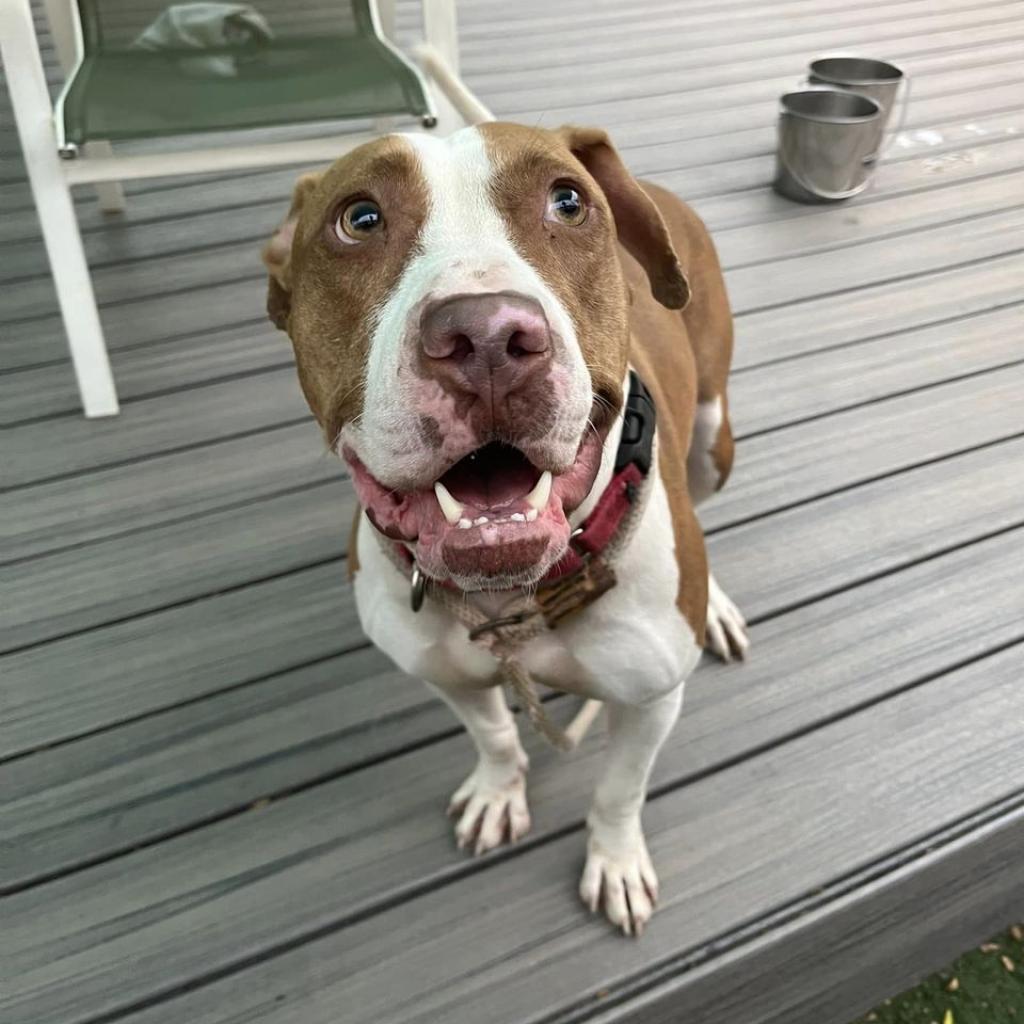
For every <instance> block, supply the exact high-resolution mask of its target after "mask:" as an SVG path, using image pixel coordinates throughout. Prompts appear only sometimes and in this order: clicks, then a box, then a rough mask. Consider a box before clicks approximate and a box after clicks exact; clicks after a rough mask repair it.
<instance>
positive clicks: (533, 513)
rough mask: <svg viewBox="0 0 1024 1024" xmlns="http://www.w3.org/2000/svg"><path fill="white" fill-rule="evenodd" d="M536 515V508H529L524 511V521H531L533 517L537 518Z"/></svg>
mask: <svg viewBox="0 0 1024 1024" xmlns="http://www.w3.org/2000/svg"><path fill="white" fill-rule="evenodd" d="M537 515H538V512H537V510H536V509H535V508H531V509H530V511H529V512H527V513H526V521H527V522H528V523H532V522H533V521H534V519H536V518H537Z"/></svg>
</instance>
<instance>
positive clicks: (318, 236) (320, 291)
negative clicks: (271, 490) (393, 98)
mask: <svg viewBox="0 0 1024 1024" xmlns="http://www.w3.org/2000/svg"><path fill="white" fill-rule="evenodd" d="M360 199H369V200H372V201H373V202H374V203H375V204H376V205H377V206H378V207H379V208H380V210H381V211H382V214H383V223H382V226H381V227H380V229H379V230H376V231H373V232H371V233H368V235H367V237H366V238H365V239H363V240H360V241H357V242H353V243H351V244H346V243H345V242H342V241H340V240H339V239H338V237H337V234H336V231H335V226H336V224H337V222H338V219H339V217H342V216H343V214H344V211H345V209H346V208H347V207H349V206H350V205H351V204H353V203H355V202H357V201H358V200H360ZM428 204H429V200H428V196H427V192H426V188H425V186H424V182H423V177H422V175H421V173H420V171H419V167H418V163H417V160H416V156H415V154H414V153H413V151H412V150H411V148H410V147H409V146H408V145H407V144H406V143H405V142H404V141H403V140H402V139H401V138H400V137H399V136H387V137H385V138H383V139H380V140H378V141H376V142H373V143H370V144H368V145H366V146H363V147H361V148H359V149H357V150H354V151H353V152H352V153H349V154H347V155H346V156H344V157H342V158H341V159H340V160H338V161H337V162H336V163H335V164H334V165H333V166H332V167H331V168H330V169H329V170H327V171H325V172H324V173H322V174H319V175H305V176H304V177H303V178H302V179H300V181H299V183H298V185H297V186H296V191H295V197H294V199H293V205H292V210H291V212H290V213H289V218H288V220H287V221H286V222H285V224H284V225H282V228H281V229H280V230H279V232H278V235H276V236H275V238H274V239H272V240H271V242H270V243H269V245H268V246H267V248H266V249H265V250H264V259H265V261H266V262H267V264H268V268H269V269H270V272H271V278H270V284H269V289H270V290H269V295H268V307H269V310H270V312H271V319H273V320H274V321H275V323H277V324H278V326H281V327H283V328H284V329H286V330H287V332H288V335H289V337H290V338H291V340H292V344H293V346H294V348H295V359H296V363H297V365H298V372H299V381H300V383H301V385H302V390H303V393H304V394H305V396H306V400H307V401H308V402H309V407H310V409H311V410H312V411H313V415H314V416H315V417H316V419H317V422H319V424H320V425H321V427H323V429H324V432H325V434H326V436H327V438H328V441H329V442H331V443H332V444H333V443H334V441H335V440H336V439H337V437H338V434H339V433H340V431H341V428H342V426H343V425H344V424H345V423H346V422H348V421H350V420H352V419H353V418H355V417H357V416H359V415H360V413H361V412H362V409H363V401H364V396H365V389H366V368H367V361H368V359H369V353H370V339H371V336H372V333H373V314H374V311H375V310H377V309H379V308H380V307H381V306H382V305H383V304H384V303H385V302H386V301H387V298H388V296H389V295H390V294H391V293H392V291H393V290H394V288H395V286H396V285H397V283H398V281H399V279H400V277H401V275H402V271H403V269H404V267H405V265H406V263H407V262H408V260H409V258H410V257H411V255H412V253H413V252H414V251H415V248H416V240H417V237H418V235H419V232H420V229H421V228H422V225H423V222H424V220H425V219H426V216H427V210H428ZM289 238H290V239H291V240H290V244H289Z"/></svg>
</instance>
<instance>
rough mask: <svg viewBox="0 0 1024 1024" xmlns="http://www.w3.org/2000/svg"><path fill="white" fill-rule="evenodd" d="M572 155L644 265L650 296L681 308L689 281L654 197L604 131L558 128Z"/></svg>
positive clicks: (622, 237) (624, 241)
mask: <svg viewBox="0 0 1024 1024" xmlns="http://www.w3.org/2000/svg"><path fill="white" fill-rule="evenodd" d="M558 134H559V135H560V136H561V138H562V140H563V141H564V142H565V144H566V145H567V146H568V147H569V149H570V150H571V151H572V154H573V156H574V157H576V159H577V160H579V162H580V163H581V164H583V166H584V167H585V168H586V169H587V171H588V172H589V174H590V175H591V177H593V178H594V180H595V181H596V182H597V183H598V184H599V185H600V186H601V189H602V190H603V192H604V194H605V196H606V197H607V199H608V203H609V205H610V206H611V208H612V213H613V214H614V216H615V229H616V231H617V232H618V236H619V241H620V242H622V244H623V245H624V246H625V248H626V250H627V252H629V254H630V255H631V256H632V257H633V258H634V259H635V260H636V261H637V262H638V263H639V264H640V266H642V267H643V268H644V270H645V271H646V273H647V278H648V280H649V281H650V282H651V292H652V293H653V295H654V297H655V298H656V299H657V300H658V301H659V302H660V303H661V304H662V305H663V306H667V307H668V308H669V309H683V308H684V307H685V306H686V304H687V302H689V301H690V286H689V284H688V282H687V280H686V275H685V274H684V273H683V271H682V268H681V267H680V266H679V257H678V256H677V255H676V253H675V250H674V249H673V248H672V239H671V238H669V234H668V229H667V228H666V227H665V222H664V221H663V220H662V219H661V214H660V213H659V212H658V208H657V207H656V206H655V205H654V202H653V201H652V199H651V198H650V196H648V195H647V193H646V192H644V190H643V189H642V188H641V187H640V185H639V184H638V182H637V180H636V178H634V177H633V175H632V174H630V173H629V171H628V170H626V165H625V164H624V163H623V162H622V158H621V157H620V156H619V154H618V153H617V152H616V151H615V147H614V146H613V145H612V143H611V140H610V139H609V138H608V135H607V133H606V132H604V131H602V130H601V129H600V128H577V127H575V126H573V125H567V126H565V127H564V128H560V129H559V130H558Z"/></svg>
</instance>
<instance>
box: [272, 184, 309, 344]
mask: <svg viewBox="0 0 1024 1024" xmlns="http://www.w3.org/2000/svg"><path fill="white" fill-rule="evenodd" d="M321 177H323V175H322V173H320V172H314V173H311V174H303V175H302V177H301V178H299V180H298V181H296V182H295V189H294V190H293V192H292V205H291V208H290V209H289V210H288V216H287V217H286V218H285V219H284V222H283V223H282V224H281V226H280V227H279V228H278V229H277V230H276V231H275V232H274V234H273V237H272V238H271V239H270V241H269V242H267V244H266V245H265V246H264V247H263V252H262V254H261V255H262V256H263V265H264V266H265V267H266V268H267V270H268V271H269V272H270V280H269V281H268V282H267V315H268V316H269V317H270V320H271V323H273V325H274V326H275V327H277V328H279V329H280V330H282V331H283V330H286V329H287V325H288V314H289V313H290V312H291V304H292V242H293V241H294V239H295V227H296V225H297V224H298V223H299V214H301V213H302V207H303V205H304V204H305V202H306V199H307V198H308V197H309V195H310V193H311V192H312V191H313V190H314V189H315V188H316V187H317V185H318V184H319V183H320V179H321Z"/></svg>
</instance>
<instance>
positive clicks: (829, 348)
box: [729, 256, 1024, 380]
mask: <svg viewBox="0 0 1024 1024" xmlns="http://www.w3.org/2000/svg"><path fill="white" fill-rule="evenodd" d="M1002 258H1003V257H1002V256H993V257H992V259H996V260H998V259H1002ZM938 273H945V271H938ZM1017 306H1024V299H1013V300H1011V301H1009V302H999V303H996V305H994V306H985V307H984V308H979V309H972V310H969V311H968V312H966V313H956V314H954V315H953V316H946V317H940V318H939V319H938V320H928V321H927V322H925V323H915V324H910V325H909V326H908V327H897V328H896V329H894V330H887V331H879V332H878V333H877V334H866V335H864V336H863V337H860V338H851V339H850V340H849V341H839V342H836V344H834V345H825V346H823V347H822V348H815V349H810V350H808V351H806V352H793V353H791V354H790V355H785V356H776V357H774V358H773V359H764V360H762V361H761V362H759V363H744V365H743V366H736V367H733V368H732V369H731V370H730V371H729V379H730V380H732V378H734V377H737V376H740V375H742V374H746V373H750V371H751V370H760V369H764V368H767V367H773V366H779V365H780V364H784V363H794V362H799V361H800V360H801V359H810V358H813V357H815V356H819V355H822V354H824V353H829V352H839V351H842V350H843V349H847V348H856V347H857V346H858V345H864V344H866V343H867V342H870V341H880V340H881V339H882V338H899V337H901V336H902V335H904V334H915V333H916V332H918V331H926V330H931V329H932V328H934V327H945V326H948V325H950V324H955V323H962V322H966V321H968V320H974V319H977V318H979V317H985V316H990V315H991V314H993V313H1002V312H1005V311H1006V310H1008V309H1014V308H1016V307H1017Z"/></svg>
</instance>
